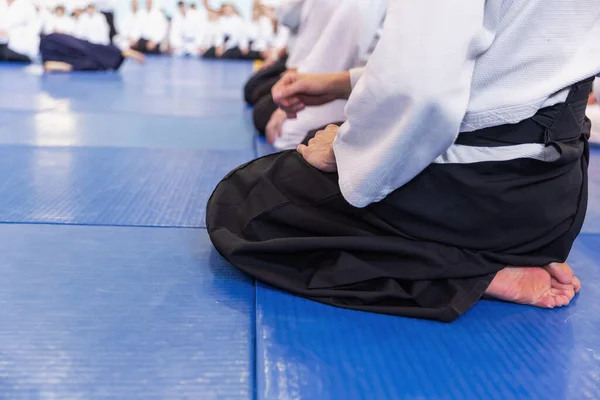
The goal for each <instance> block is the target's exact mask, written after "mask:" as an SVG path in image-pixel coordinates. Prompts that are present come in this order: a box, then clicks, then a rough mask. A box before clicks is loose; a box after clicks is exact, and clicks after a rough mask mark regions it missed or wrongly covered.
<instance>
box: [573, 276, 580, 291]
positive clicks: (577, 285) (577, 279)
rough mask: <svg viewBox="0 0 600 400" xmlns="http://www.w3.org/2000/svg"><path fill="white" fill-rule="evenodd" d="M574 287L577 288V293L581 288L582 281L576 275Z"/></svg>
mask: <svg viewBox="0 0 600 400" xmlns="http://www.w3.org/2000/svg"><path fill="white" fill-rule="evenodd" d="M573 287H574V288H575V293H579V291H580V290H581V281H580V280H579V278H577V277H576V276H575V275H573Z"/></svg>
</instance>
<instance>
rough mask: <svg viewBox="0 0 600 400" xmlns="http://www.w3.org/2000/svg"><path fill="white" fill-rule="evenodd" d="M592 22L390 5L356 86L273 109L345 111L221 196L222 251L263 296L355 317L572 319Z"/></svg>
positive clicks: (217, 198) (341, 84) (214, 231)
mask: <svg viewBox="0 0 600 400" xmlns="http://www.w3.org/2000/svg"><path fill="white" fill-rule="evenodd" d="M598 15H600V2H598V1H597V0H579V1H577V2H570V1H554V2H548V1H545V0H529V1H528V2H527V7H523V3H522V2H500V3H498V2H493V1H491V2H490V1H486V2H483V1H480V2H474V1H472V0H455V1H441V2H440V1H436V0H420V1H406V0H390V1H389V7H388V11H387V18H386V21H385V24H384V28H383V33H382V35H381V39H380V40H379V43H378V45H377V47H376V48H375V51H374V52H373V54H372V56H371V58H370V59H369V63H368V64H367V66H366V67H365V68H364V69H362V70H358V71H354V73H353V74H344V76H345V78H344V79H337V80H334V81H333V82H325V84H324V85H317V87H318V90H312V89H310V85H304V87H305V89H302V91H301V92H297V91H294V90H292V91H290V92H289V93H288V94H289V95H288V96H287V97H286V101H285V102H283V101H282V102H281V105H282V107H284V108H286V110H287V111H288V112H290V113H294V112H297V110H298V109H300V108H302V107H303V106H305V105H309V104H321V101H322V102H326V101H329V100H331V99H337V98H343V99H349V100H348V105H347V106H346V122H345V123H344V124H343V125H342V126H341V127H338V126H333V125H332V126H329V127H327V128H326V129H325V130H324V131H321V132H319V133H318V134H317V136H316V137H315V138H313V139H312V140H311V141H310V142H309V144H308V146H305V145H300V146H298V148H297V150H290V151H283V152H280V153H276V154H272V155H269V156H266V157H262V158H259V159H257V160H254V161H251V162H250V163H247V164H245V165H243V166H242V167H240V168H238V169H237V170H234V171H233V172H231V173H229V174H228V175H227V177H226V178H225V179H223V180H222V181H221V183H220V184H219V185H218V186H217V188H216V189H215V191H214V193H213V195H212V196H211V198H210V200H209V202H208V206H207V213H206V225H207V230H208V233H209V235H210V238H211V240H212V242H213V244H214V245H215V247H216V249H217V250H218V251H219V253H220V254H222V255H223V256H224V257H225V258H226V259H227V260H228V261H230V262H231V263H232V264H233V265H235V266H236V267H237V268H239V269H240V270H242V271H244V272H245V273H247V274H249V275H250V276H252V277H254V278H255V279H257V280H259V281H262V282H265V283H267V284H269V285H272V286H275V287H277V288H280V289H283V290H287V291H289V292H291V293H293V294H296V295H300V296H304V297H307V298H310V299H313V300H316V301H320V302H324V303H327V304H330V305H334V306H338V307H346V308H352V309H358V310H363V311H370V312H379V313H387V314H394V315H401V316H406V317H418V318H428V319H436V320H440V321H446V322H449V321H453V320H455V319H456V318H458V317H459V316H460V315H461V314H463V313H465V312H466V311H467V310H468V309H469V308H470V307H472V306H473V305H474V304H475V303H476V302H478V301H479V299H481V298H482V297H483V296H487V297H489V298H496V299H500V300H503V301H508V302H513V303H517V304H524V305H529V306H534V307H540V308H544V309H551V308H555V307H563V306H566V305H568V304H569V303H570V302H571V300H572V299H573V298H574V297H575V295H576V293H578V292H579V290H580V288H581V284H580V282H579V280H578V279H577V278H576V277H575V275H574V273H573V271H572V270H571V268H570V267H569V265H567V264H566V263H565V260H566V259H567V257H568V256H569V252H570V250H571V248H572V245H573V242H574V240H575V239H576V237H577V235H578V234H579V232H580V230H581V227H582V225H583V221H584V218H585V213H586V204H587V195H588V194H587V170H588V163H589V145H588V138H589V124H588V121H587V119H586V118H585V106H586V104H587V102H588V96H589V91H590V88H591V85H592V77H593V76H594V75H596V74H598V73H599V72H600V51H599V50H600V48H599V47H598V37H600V36H599V35H600V19H598ZM557 16H560V18H557ZM556 71H561V73H560V74H557V73H556ZM336 76H337V75H336ZM299 79H300V80H302V79H303V78H302V76H300V77H299ZM297 80H298V79H297ZM297 80H296V81H297ZM292 85H293V81H292V82H289V84H288V85H287V86H292ZM299 87H301V86H299ZM299 102H300V103H303V104H300V107H297V105H299Z"/></svg>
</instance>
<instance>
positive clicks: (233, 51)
mask: <svg viewBox="0 0 600 400" xmlns="http://www.w3.org/2000/svg"><path fill="white" fill-rule="evenodd" d="M218 26H219V28H218V29H219V32H218V34H217V35H216V36H215V40H216V41H215V43H214V44H213V46H211V49H210V50H208V51H207V52H206V53H204V57H205V58H214V57H216V58H228V59H238V58H243V57H244V56H246V55H247V54H248V52H249V51H250V49H249V42H248V36H247V31H246V23H245V22H244V20H243V19H242V17H240V15H239V13H238V11H237V10H236V9H235V6H234V5H233V4H232V3H224V4H223V5H222V6H221V12H220V18H219V25H218ZM213 48H214V49H213Z"/></svg>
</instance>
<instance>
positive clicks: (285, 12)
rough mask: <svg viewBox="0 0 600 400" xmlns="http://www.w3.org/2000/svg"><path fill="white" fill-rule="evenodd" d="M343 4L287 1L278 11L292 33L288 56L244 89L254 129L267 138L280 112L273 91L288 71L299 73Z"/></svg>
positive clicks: (319, 0)
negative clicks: (274, 118)
mask: <svg viewBox="0 0 600 400" xmlns="http://www.w3.org/2000/svg"><path fill="white" fill-rule="evenodd" d="M340 1H341V0H285V1H283V2H282V3H281V4H280V5H279V6H278V7H277V8H276V10H275V12H276V15H277V19H278V21H279V23H280V24H283V25H285V26H287V27H289V29H290V30H291V31H292V32H295V34H294V35H293V38H291V40H290V42H289V44H290V46H289V49H288V54H289V56H288V57H287V58H282V59H281V60H279V61H278V62H277V63H275V64H273V65H271V66H270V67H267V68H266V69H264V70H261V71H259V72H258V73H256V74H255V75H254V76H253V77H252V78H250V80H249V81H248V83H247V84H246V86H245V88H244V98H245V99H246V100H247V101H248V100H249V101H248V102H249V103H250V104H252V105H254V112H253V120H254V126H255V127H256V129H257V130H258V132H260V133H261V134H264V133H265V131H266V128H267V124H268V122H269V120H270V118H271V115H273V113H274V112H275V110H277V106H276V105H275V103H273V98H272V97H271V88H272V87H273V85H275V83H277V81H278V80H279V78H280V75H281V74H282V73H283V72H285V71H286V69H296V68H298V64H299V63H300V62H301V61H302V60H304V59H305V58H307V57H308V55H309V54H310V52H311V51H312V49H313V48H314V46H315V43H317V42H318V41H319V38H321V37H322V33H323V30H324V29H325V27H326V26H327V25H328V23H329V20H330V19H331V17H332V16H333V13H334V12H335V10H336V8H337V7H338V5H339V4H340Z"/></svg>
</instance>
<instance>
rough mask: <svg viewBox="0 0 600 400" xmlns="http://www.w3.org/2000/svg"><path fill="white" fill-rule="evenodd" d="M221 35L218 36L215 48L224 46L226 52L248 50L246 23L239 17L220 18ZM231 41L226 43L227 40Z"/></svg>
mask: <svg viewBox="0 0 600 400" xmlns="http://www.w3.org/2000/svg"><path fill="white" fill-rule="evenodd" d="M218 29H219V34H218V35H217V36H216V43H215V44H214V46H215V47H221V46H224V49H225V50H230V49H233V48H235V47H239V48H240V50H248V35H247V29H246V22H245V21H244V20H243V19H242V17H240V16H239V15H230V16H222V17H221V18H219V28H218ZM226 37H228V38H229V39H228V40H227V41H225V38H226Z"/></svg>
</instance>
